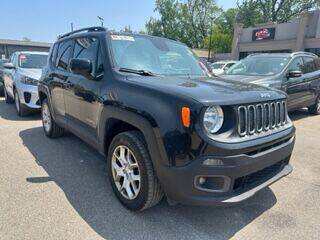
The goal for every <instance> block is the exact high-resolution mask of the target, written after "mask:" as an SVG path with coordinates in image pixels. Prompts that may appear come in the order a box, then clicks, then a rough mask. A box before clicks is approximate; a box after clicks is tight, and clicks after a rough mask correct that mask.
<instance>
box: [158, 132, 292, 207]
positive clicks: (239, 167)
mask: <svg viewBox="0 0 320 240" xmlns="http://www.w3.org/2000/svg"><path fill="white" fill-rule="evenodd" d="M294 142H295V137H294V136H293V137H290V138H289V139H286V140H284V141H282V142H281V143H279V144H277V145H276V146H272V147H270V148H266V149H264V150H263V151H260V152H258V153H256V152H253V153H248V154H239V155H234V156H224V157H221V156H219V157H215V156H202V157H201V158H198V159H197V160H195V161H193V162H192V163H190V164H188V165H186V166H184V167H165V169H162V171H161V174H160V175H161V177H159V178H160V181H161V183H162V186H163V188H164V191H165V193H166V195H167V197H168V198H169V199H170V200H171V201H173V202H177V203H182V204H188V205H208V206H214V205H225V204H231V203H237V202H241V201H243V200H245V199H247V198H249V197H251V196H253V195H254V194H255V193H256V192H258V191H259V190H261V189H263V188H265V187H267V186H269V185H270V184H272V183H274V182H276V181H277V180H279V179H280V178H282V177H284V176H286V175H288V174H289V173H291V171H292V167H291V165H290V164H289V159H290V156H291V153H292V150H293V146H294ZM206 159H218V161H219V163H222V164H219V165H203V162H204V160H206ZM200 177H205V179H208V180H209V181H210V179H214V181H213V184H208V186H205V187H202V185H201V184H200V183H199V181H198V180H199V179H200ZM209 181H208V182H209ZM215 184H216V186H218V185H221V187H219V188H218V189H216V188H215V187H214V185H215Z"/></svg>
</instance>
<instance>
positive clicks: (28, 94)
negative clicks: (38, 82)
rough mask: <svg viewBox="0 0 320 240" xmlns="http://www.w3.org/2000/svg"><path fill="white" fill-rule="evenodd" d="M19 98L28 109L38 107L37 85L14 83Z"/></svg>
mask: <svg viewBox="0 0 320 240" xmlns="http://www.w3.org/2000/svg"><path fill="white" fill-rule="evenodd" d="M16 89H17V92H18V94H19V99H20V102H21V103H22V104H24V105H25V106H27V107H28V108H30V109H40V108H41V106H40V101H39V93H38V86H34V85H27V84H23V83H19V84H17V85H16Z"/></svg>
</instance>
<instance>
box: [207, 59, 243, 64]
mask: <svg viewBox="0 0 320 240" xmlns="http://www.w3.org/2000/svg"><path fill="white" fill-rule="evenodd" d="M236 62H237V61H235V60H226V61H217V62H214V63H212V64H215V63H218V64H219V63H220V64H226V63H236Z"/></svg>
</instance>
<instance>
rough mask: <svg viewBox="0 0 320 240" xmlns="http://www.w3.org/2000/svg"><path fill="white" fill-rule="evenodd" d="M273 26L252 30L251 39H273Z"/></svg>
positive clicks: (274, 30)
mask: <svg viewBox="0 0 320 240" xmlns="http://www.w3.org/2000/svg"><path fill="white" fill-rule="evenodd" d="M275 32H276V29H275V28H260V29H256V30H253V31H252V41H261V40H273V39H274V35H275Z"/></svg>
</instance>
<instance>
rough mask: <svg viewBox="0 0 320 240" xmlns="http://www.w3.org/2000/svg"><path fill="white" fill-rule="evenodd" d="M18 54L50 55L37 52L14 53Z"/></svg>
mask: <svg viewBox="0 0 320 240" xmlns="http://www.w3.org/2000/svg"><path fill="white" fill-rule="evenodd" d="M14 53H16V54H35V55H48V52H37V51H20V52H14Z"/></svg>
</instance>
